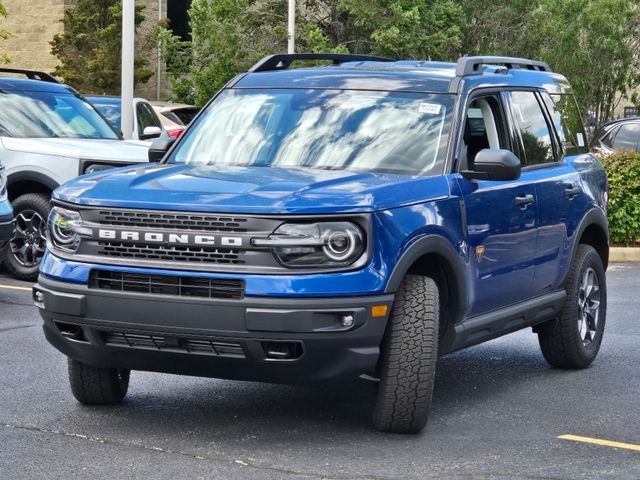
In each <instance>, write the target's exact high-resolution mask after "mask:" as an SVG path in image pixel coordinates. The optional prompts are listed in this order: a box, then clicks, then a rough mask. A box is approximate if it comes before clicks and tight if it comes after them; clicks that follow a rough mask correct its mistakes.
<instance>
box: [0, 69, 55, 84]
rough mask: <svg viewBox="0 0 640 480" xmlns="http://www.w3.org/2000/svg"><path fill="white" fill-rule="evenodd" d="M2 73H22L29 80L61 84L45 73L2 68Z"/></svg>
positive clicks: (0, 71) (0, 70)
mask: <svg viewBox="0 0 640 480" xmlns="http://www.w3.org/2000/svg"><path fill="white" fill-rule="evenodd" d="M0 73H20V74H22V75H24V76H26V77H27V78H28V79H29V80H40V81H42V82H49V83H60V82H59V81H58V79H57V78H56V77H54V76H53V75H50V74H48V73H45V72H38V71H36V70H25V69H23V68H4V67H1V68H0Z"/></svg>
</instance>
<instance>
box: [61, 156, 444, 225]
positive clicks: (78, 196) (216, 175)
mask: <svg viewBox="0 0 640 480" xmlns="http://www.w3.org/2000/svg"><path fill="white" fill-rule="evenodd" d="M448 195H449V185H448V181H447V179H446V177H444V176H437V177H412V176H408V175H393V174H381V173H361V172H350V171H328V170H318V169H310V168H289V169H284V168H273V167H271V168H267V167H225V168H224V170H219V169H216V168H211V167H207V168H194V167H189V166H186V165H146V166H132V167H125V168H119V169H117V170H111V171H109V173H96V174H93V175H86V176H84V177H79V178H78V179H76V180H72V181H71V182H69V183H67V184H65V185H63V186H62V187H60V188H58V189H57V190H56V191H55V193H54V197H55V198H57V199H59V200H62V201H65V202H71V203H81V204H85V205H95V206H114V207H125V208H148V209H156V210H182V211H208V212H234V213H238V214H240V213H246V214H251V213H260V214H266V213H268V214H283V213H290V214H305V213H340V212H342V213H348V212H364V211H373V210H382V209H387V208H392V207H398V206H402V205H409V204H413V203H418V202H423V201H427V200H433V199H436V198H444V197H447V196H448Z"/></svg>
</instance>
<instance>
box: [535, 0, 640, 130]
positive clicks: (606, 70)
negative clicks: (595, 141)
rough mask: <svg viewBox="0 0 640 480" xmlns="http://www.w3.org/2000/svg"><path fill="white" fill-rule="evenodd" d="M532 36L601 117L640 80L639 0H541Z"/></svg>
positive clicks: (609, 114) (543, 55)
mask: <svg viewBox="0 0 640 480" xmlns="http://www.w3.org/2000/svg"><path fill="white" fill-rule="evenodd" d="M530 20H531V21H530V25H529V29H530V32H531V33H530V38H533V39H535V43H536V44H537V45H538V49H539V57H540V58H542V59H543V60H546V61H547V62H548V63H549V64H550V65H551V66H552V68H553V69H554V70H556V71H558V72H562V73H563V74H565V75H566V76H567V77H568V78H569V81H570V82H571V84H572V85H573V88H574V90H575V92H576V94H577V97H578V99H579V100H580V101H581V103H582V105H583V106H585V107H587V108H589V109H592V110H593V111H594V112H595V113H596V116H597V118H598V119H599V120H600V121H601V122H602V121H604V120H607V119H610V118H612V117H613V111H614V109H615V107H616V106H617V104H618V102H619V101H620V99H621V98H622V97H624V96H627V95H628V94H629V93H630V92H631V91H632V90H634V89H635V88H636V87H637V86H638V85H640V72H639V69H638V65H639V61H640V55H639V48H640V6H639V5H638V3H637V1H635V0H590V1H588V2H586V1H584V0H539V5H538V7H537V8H536V9H535V11H534V12H533V13H532V15H531V19H530Z"/></svg>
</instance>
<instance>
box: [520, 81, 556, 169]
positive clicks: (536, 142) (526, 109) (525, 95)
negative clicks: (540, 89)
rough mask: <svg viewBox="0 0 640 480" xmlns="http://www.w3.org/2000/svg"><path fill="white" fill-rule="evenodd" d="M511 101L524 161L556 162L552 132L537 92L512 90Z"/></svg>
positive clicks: (536, 163)
mask: <svg viewBox="0 0 640 480" xmlns="http://www.w3.org/2000/svg"><path fill="white" fill-rule="evenodd" d="M509 103H510V105H511V114H512V117H513V121H514V124H515V125H514V126H515V129H516V130H517V132H518V133H519V136H520V140H521V142H522V149H523V151H524V157H525V158H524V159H521V160H522V163H523V164H524V165H526V166H531V165H542V164H545V163H551V162H554V161H555V155H554V152H553V141H552V140H551V132H550V129H549V125H548V124H547V120H546V118H545V116H544V113H543V111H542V108H541V106H540V103H539V102H538V98H537V96H536V94H535V93H534V92H510V93H509Z"/></svg>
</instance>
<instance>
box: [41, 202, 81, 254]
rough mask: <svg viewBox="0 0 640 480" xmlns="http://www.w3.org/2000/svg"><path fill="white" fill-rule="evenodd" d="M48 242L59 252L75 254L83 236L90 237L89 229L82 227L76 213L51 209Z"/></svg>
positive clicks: (58, 208) (61, 209)
mask: <svg viewBox="0 0 640 480" xmlns="http://www.w3.org/2000/svg"><path fill="white" fill-rule="evenodd" d="M47 223H48V228H49V241H50V242H51V244H52V245H53V246H54V247H55V248H58V249H60V250H64V251H66V252H71V253H73V252H75V251H76V250H77V249H78V246H79V245H80V238H81V237H82V236H83V235H91V229H89V228H86V227H83V226H82V218H81V217H80V214H79V213H78V212H74V211H73V210H67V209H65V208H60V207H53V208H52V209H51V212H50V213H49V220H48V222H47Z"/></svg>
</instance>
